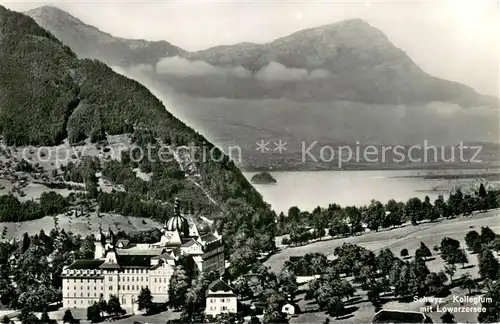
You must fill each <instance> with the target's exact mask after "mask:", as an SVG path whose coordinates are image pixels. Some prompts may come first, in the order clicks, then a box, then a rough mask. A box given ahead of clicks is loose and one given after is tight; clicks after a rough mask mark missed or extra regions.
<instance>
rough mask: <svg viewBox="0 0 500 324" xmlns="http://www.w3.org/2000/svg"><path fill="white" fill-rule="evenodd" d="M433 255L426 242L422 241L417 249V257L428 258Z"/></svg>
mask: <svg viewBox="0 0 500 324" xmlns="http://www.w3.org/2000/svg"><path fill="white" fill-rule="evenodd" d="M431 256H432V252H431V250H430V249H429V248H428V247H427V245H425V244H424V242H420V247H419V248H418V249H417V250H416V251H415V257H420V258H423V259H424V260H426V259H427V258H429V257H431Z"/></svg>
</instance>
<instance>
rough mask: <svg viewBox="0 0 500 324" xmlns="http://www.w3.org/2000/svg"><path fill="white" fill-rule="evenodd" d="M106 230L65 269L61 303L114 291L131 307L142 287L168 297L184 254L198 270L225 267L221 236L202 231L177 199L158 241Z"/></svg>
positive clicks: (159, 298) (87, 301) (74, 304)
mask: <svg viewBox="0 0 500 324" xmlns="http://www.w3.org/2000/svg"><path fill="white" fill-rule="evenodd" d="M107 234H108V235H105V234H104V233H103V232H102V231H100V232H99V234H98V235H97V236H96V238H97V239H96V242H95V259H93V260H77V261H75V262H73V263H72V264H71V265H69V266H67V267H66V268H65V269H64V270H63V273H62V293H63V307H64V308H87V307H88V306H90V305H92V304H93V303H94V302H98V301H99V299H104V300H106V301H108V300H109V298H110V296H112V295H114V296H117V297H118V298H119V300H120V303H121V305H122V307H123V308H125V309H126V310H129V311H130V310H132V311H134V312H135V311H136V301H137V297H138V296H139V294H140V292H141V290H142V289H143V288H146V287H147V288H149V290H150V291H151V295H152V296H153V300H154V302H166V301H167V300H168V286H169V282H170V278H171V276H172V274H173V273H174V269H175V267H176V265H178V264H180V263H181V262H183V261H184V260H189V262H190V264H191V265H193V267H194V269H193V270H194V271H196V272H201V271H218V272H220V273H223V272H224V264H225V263H224V262H225V261H224V247H223V244H222V237H221V236H220V235H218V234H217V232H215V233H208V234H205V235H200V233H199V232H198V229H197V227H196V225H195V224H194V222H190V221H188V220H187V218H185V217H184V216H182V215H181V214H180V211H179V201H178V200H176V202H175V207H174V216H173V217H171V218H170V219H169V220H168V221H167V222H166V223H165V226H164V228H163V229H162V237H161V239H160V242H157V243H153V244H134V243H131V242H129V241H128V240H117V239H116V237H115V236H114V234H113V232H112V231H111V230H110V231H109V233H107Z"/></svg>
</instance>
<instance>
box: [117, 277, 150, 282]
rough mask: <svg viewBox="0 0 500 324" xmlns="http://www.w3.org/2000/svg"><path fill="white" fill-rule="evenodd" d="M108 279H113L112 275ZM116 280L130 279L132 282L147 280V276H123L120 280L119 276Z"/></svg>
mask: <svg viewBox="0 0 500 324" xmlns="http://www.w3.org/2000/svg"><path fill="white" fill-rule="evenodd" d="M144 278H146V280H144ZM109 281H113V277H109ZM118 281H128V282H130V281H132V282H134V281H137V282H139V281H147V277H125V278H122V279H121V280H120V277H118Z"/></svg>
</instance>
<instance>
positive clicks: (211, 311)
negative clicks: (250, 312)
mask: <svg viewBox="0 0 500 324" xmlns="http://www.w3.org/2000/svg"><path fill="white" fill-rule="evenodd" d="M206 298H207V300H206V305H207V307H206V309H205V314H207V315H212V316H214V317H215V316H217V315H219V314H222V313H236V312H238V298H237V297H236V294H235V293H234V292H233V289H232V288H231V287H230V286H229V285H228V284H227V283H225V282H224V281H223V280H222V279H219V280H216V281H214V282H212V283H211V284H210V285H209V286H208V291H207V294H206Z"/></svg>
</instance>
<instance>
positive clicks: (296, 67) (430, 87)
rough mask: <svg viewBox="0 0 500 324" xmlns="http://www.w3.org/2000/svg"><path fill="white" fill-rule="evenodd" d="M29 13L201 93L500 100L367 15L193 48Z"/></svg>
mask: <svg viewBox="0 0 500 324" xmlns="http://www.w3.org/2000/svg"><path fill="white" fill-rule="evenodd" d="M27 14H28V15H29V16H31V17H32V18H34V19H35V21H37V23H39V24H40V25H41V26H42V27H44V28H46V29H47V30H49V31H51V32H52V33H53V34H54V35H55V36H56V37H58V38H59V39H60V40H61V41H62V42H63V43H64V44H67V45H68V46H69V47H70V48H71V49H73V51H75V52H76V53H77V54H78V55H79V56H82V57H88V58H95V59H99V60H102V61H103V62H105V63H106V64H108V65H111V66H116V65H119V66H121V67H124V68H126V67H130V66H136V65H149V66H151V67H152V68H151V70H150V72H151V73H152V76H154V77H155V79H158V80H163V81H165V82H168V83H169V86H171V87H173V88H174V89H175V90H177V91H179V92H182V93H186V94H189V95H194V96H201V97H212V98H214V97H226V98H235V99H255V98H259V99H263V98H265V99H270V98H289V99H293V100H300V101H331V100H345V101H356V102H363V103H368V104H421V103H428V102H433V101H446V102H451V103H456V104H459V105H462V106H481V105H488V106H495V105H496V104H497V103H498V102H497V100H496V99H495V98H492V97H489V96H484V95H480V94H478V93H476V92H475V91H474V90H473V89H471V88H470V87H467V86H464V85H461V84H458V83H455V82H450V81H446V80H442V79H439V78H436V77H432V76H430V75H429V74H427V73H425V72H424V71H423V70H422V69H420V68H419V67H418V66H417V65H416V64H415V63H414V62H413V61H412V60H411V58H410V57H408V55H406V54H405V53H404V52H403V51H402V50H401V49H399V48H397V47H395V46H394V45H393V44H392V43H391V42H390V41H389V39H388V38H387V37H386V36H385V35H384V34H383V33H382V32H381V31H380V30H378V29H376V28H374V27H372V26H371V25H369V24H368V23H366V22H365V21H363V20H361V19H349V20H344V21H341V22H338V23H334V24H330V25H326V26H320V27H317V28H311V29H306V30H301V31H298V32H296V33H294V34H292V35H289V36H285V37H282V38H278V39H276V40H274V41H272V42H270V43H266V44H253V43H239V44H236V45H231V46H216V47H212V48H209V49H206V50H201V51H196V52H188V51H185V50H183V49H181V48H179V47H177V46H175V45H172V44H170V43H168V42H166V41H159V42H149V41H145V40H131V39H123V38H116V37H113V36H112V35H110V34H107V33H105V32H102V31H100V30H99V29H97V28H96V27H93V26H90V25H87V24H85V23H84V22H82V21H80V20H79V19H78V18H75V17H73V16H71V15H70V14H68V13H67V12H65V11H62V10H60V9H58V8H56V7H50V6H45V7H40V8H37V9H33V10H30V11H28V12H27ZM168 58H175V59H170V60H169V59H168ZM208 81H210V82H208Z"/></svg>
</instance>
